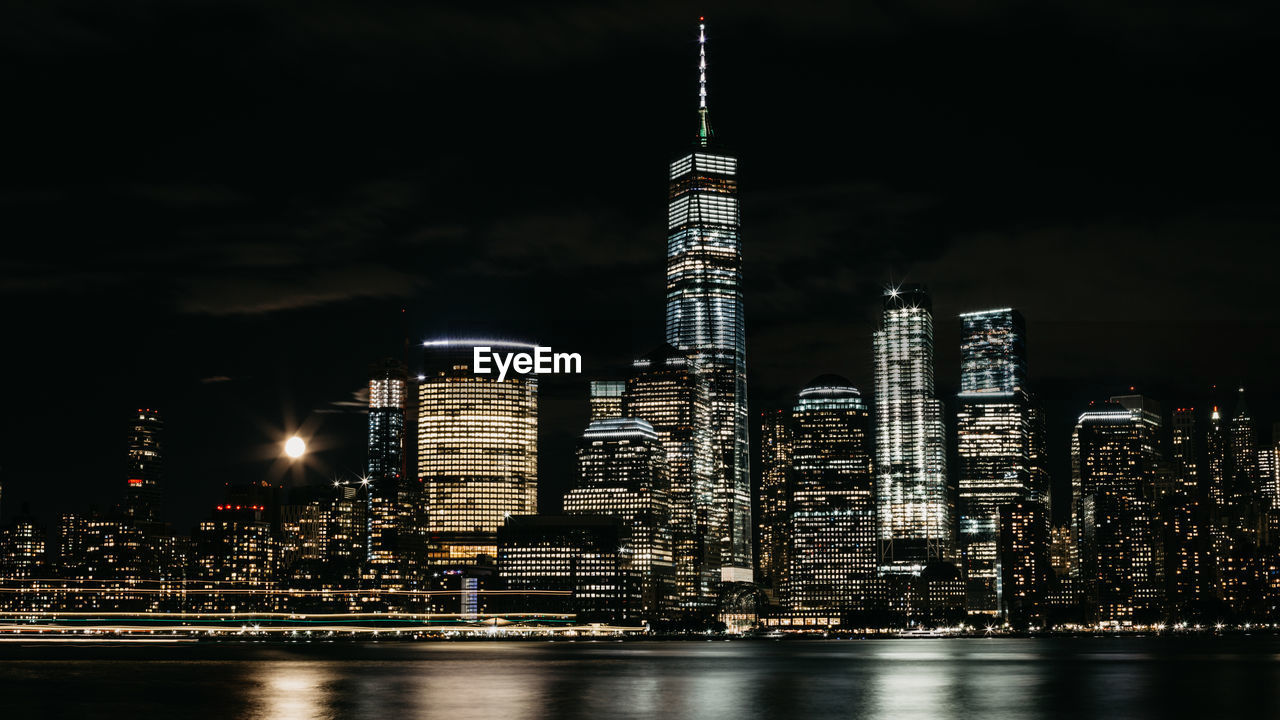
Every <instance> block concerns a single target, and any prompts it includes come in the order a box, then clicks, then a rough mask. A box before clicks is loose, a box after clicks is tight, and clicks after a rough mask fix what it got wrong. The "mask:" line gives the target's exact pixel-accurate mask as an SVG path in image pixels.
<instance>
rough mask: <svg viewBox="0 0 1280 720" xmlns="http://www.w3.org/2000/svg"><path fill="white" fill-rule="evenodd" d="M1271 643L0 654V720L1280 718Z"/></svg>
mask: <svg viewBox="0 0 1280 720" xmlns="http://www.w3.org/2000/svg"><path fill="white" fill-rule="evenodd" d="M1278 652H1280V639H1276V638H1270V637H1267V638H1245V639H1230V638H1218V639H1212V638H1211V639H1207V641H1185V640H1172V641H1167V640H1163V639H1116V638H1088V639H1049V640H1009V639H972V640H966V639H909V640H859V641H829V642H805V641H782V642H763V641H757V642H746V641H742V642H731V643H726V642H715V643H699V642H667V643H663V642H626V643H590V642H579V643H567V642H525V643H497V642H495V643H488V642H484V643H479V642H477V643H428V644H410V643H404V644H400V643H385V644H376V645H375V644H369V645H354V644H342V643H333V644H316V645H266V646H263V645H251V644H250V645H238V646H231V645H201V646H182V647H175V648H168V649H164V648H154V647H153V648H147V649H138V648H110V649H104V648H96V649H91V648H74V647H71V648H67V647H62V648H39V649H31V648H20V649H13V650H9V649H4V648H0V697H3V698H5V702H4V707H5V711H6V712H5V714H4V715H5V717H10V716H11V717H93V718H108V719H110V718H129V719H130V720H134V719H135V718H137V717H138V716H154V717H182V718H184V720H199V719H201V718H219V719H220V720H221V719H222V718H279V719H283V720H312V719H315V718H375V719H376V720H400V719H401V718H405V719H411V718H447V719H448V720H469V719H471V718H486V719H487V718H511V719H512V720H550V719H552V718H555V719H557V720H560V719H563V720H575V719H577V718H584V719H586V718H591V719H594V718H601V717H605V718H663V719H664V720H719V719H721V718H724V719H726V720H728V719H730V718H731V719H732V720H751V719H752V718H810V717H836V718H842V719H850V720H901V719H903V718H929V719H931V720H932V719H935V718H936V719H938V720H967V719H968V718H982V719H983V720H1005V719H1008V720H1013V719H1014V718H1017V719H1018V720H1024V719H1025V720H1058V719H1059V718H1063V719H1066V718H1072V719H1073V720H1074V719H1075V718H1081V717H1087V718H1099V719H1101V720H1110V719H1111V718H1117V719H1118V718H1126V719H1128V718H1132V719H1133V720H1176V719H1177V718H1184V717H1187V718H1190V717H1194V718H1197V719H1198V718H1206V717H1213V718H1219V717H1249V718H1263V717H1280V660H1278V658H1277V653H1278Z"/></svg>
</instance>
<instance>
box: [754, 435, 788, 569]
mask: <svg viewBox="0 0 1280 720" xmlns="http://www.w3.org/2000/svg"><path fill="white" fill-rule="evenodd" d="M793 443H794V440H793V436H792V432H791V413H790V412H789V411H785V410H769V411H765V412H762V413H761V414H760V466H761V467H760V495H759V501H758V504H757V507H756V538H757V543H758V545H757V547H756V567H757V570H758V572H759V575H758V577H757V578H756V580H757V581H758V582H759V583H760V584H761V585H762V586H764V587H767V588H770V589H772V590H775V591H780V590H781V589H782V587H783V585H784V584H785V579H786V575H787V570H786V568H787V561H786V548H787V543H788V540H787V537H788V511H787V501H788V478H789V477H790V475H791V454H792V448H793Z"/></svg>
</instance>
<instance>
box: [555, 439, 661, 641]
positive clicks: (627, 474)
mask: <svg viewBox="0 0 1280 720" xmlns="http://www.w3.org/2000/svg"><path fill="white" fill-rule="evenodd" d="M564 511H565V513H566V514H569V515H577V514H583V515H613V516H616V517H618V518H620V519H621V520H622V540H623V545H622V547H621V548H619V549H618V553H619V554H620V555H621V556H622V564H623V567H624V569H625V570H626V571H627V572H629V573H631V574H632V575H634V576H635V578H636V580H637V581H638V582H639V585H640V588H641V598H642V601H643V603H642V604H643V611H644V615H645V617H648V618H657V617H661V616H664V615H666V614H667V613H668V612H669V611H671V610H673V609H674V604H675V603H674V601H675V593H674V577H673V569H672V561H671V517H670V516H671V504H670V501H669V499H668V497H667V456H666V452H665V451H664V449H663V447H662V440H661V438H659V437H658V433H657V432H656V431H655V430H654V429H653V426H652V425H650V424H649V423H647V422H645V421H644V420H639V419H636V418H622V417H615V418H610V419H606V420H593V421H592V422H591V424H590V425H588V426H587V429H586V431H585V432H584V433H583V434H582V440H581V442H579V443H578V484H577V486H576V487H575V488H574V489H573V490H570V491H569V492H568V493H567V494H566V495H565V496H564Z"/></svg>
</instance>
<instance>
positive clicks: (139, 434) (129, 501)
mask: <svg viewBox="0 0 1280 720" xmlns="http://www.w3.org/2000/svg"><path fill="white" fill-rule="evenodd" d="M163 434H164V421H162V420H161V419H160V413H158V412H156V411H155V410H151V409H149V408H148V409H139V410H138V411H137V412H135V413H134V415H133V420H132V422H130V424H129V470H128V476H127V480H126V483H125V502H124V511H125V513H126V514H127V515H129V516H130V517H132V518H134V519H135V520H136V521H138V522H140V523H147V522H156V521H158V520H159V519H160V510H161V503H162V502H163V500H164V492H163V487H162V485H161V479H162V476H163V474H164V454H163V443H162V436H163Z"/></svg>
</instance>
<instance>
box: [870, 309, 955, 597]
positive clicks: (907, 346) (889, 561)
mask: <svg viewBox="0 0 1280 720" xmlns="http://www.w3.org/2000/svg"><path fill="white" fill-rule="evenodd" d="M874 344H875V381H876V396H875V402H876V406H875V416H876V421H875V427H876V503H877V516H878V525H879V531H878V540H879V556H880V558H879V566H880V569H881V570H882V571H884V572H890V573H912V574H919V572H920V571H921V570H923V569H924V566H925V565H926V564H928V562H929V561H931V560H953V559H954V557H955V553H954V546H955V508H954V503H953V502H952V500H951V494H950V492H949V488H948V485H947V453H946V426H945V423H944V420H943V407H942V402H941V401H940V400H939V399H938V398H937V396H936V394H935V391H934V369H933V310H932V303H931V301H930V299H929V295H928V293H927V292H926V291H925V289H924V288H923V287H921V286H906V287H902V288H893V289H890V290H888V291H886V292H885V296H884V308H883V313H882V315H881V320H880V328H879V329H878V330H877V331H876V333H875V340H874Z"/></svg>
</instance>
